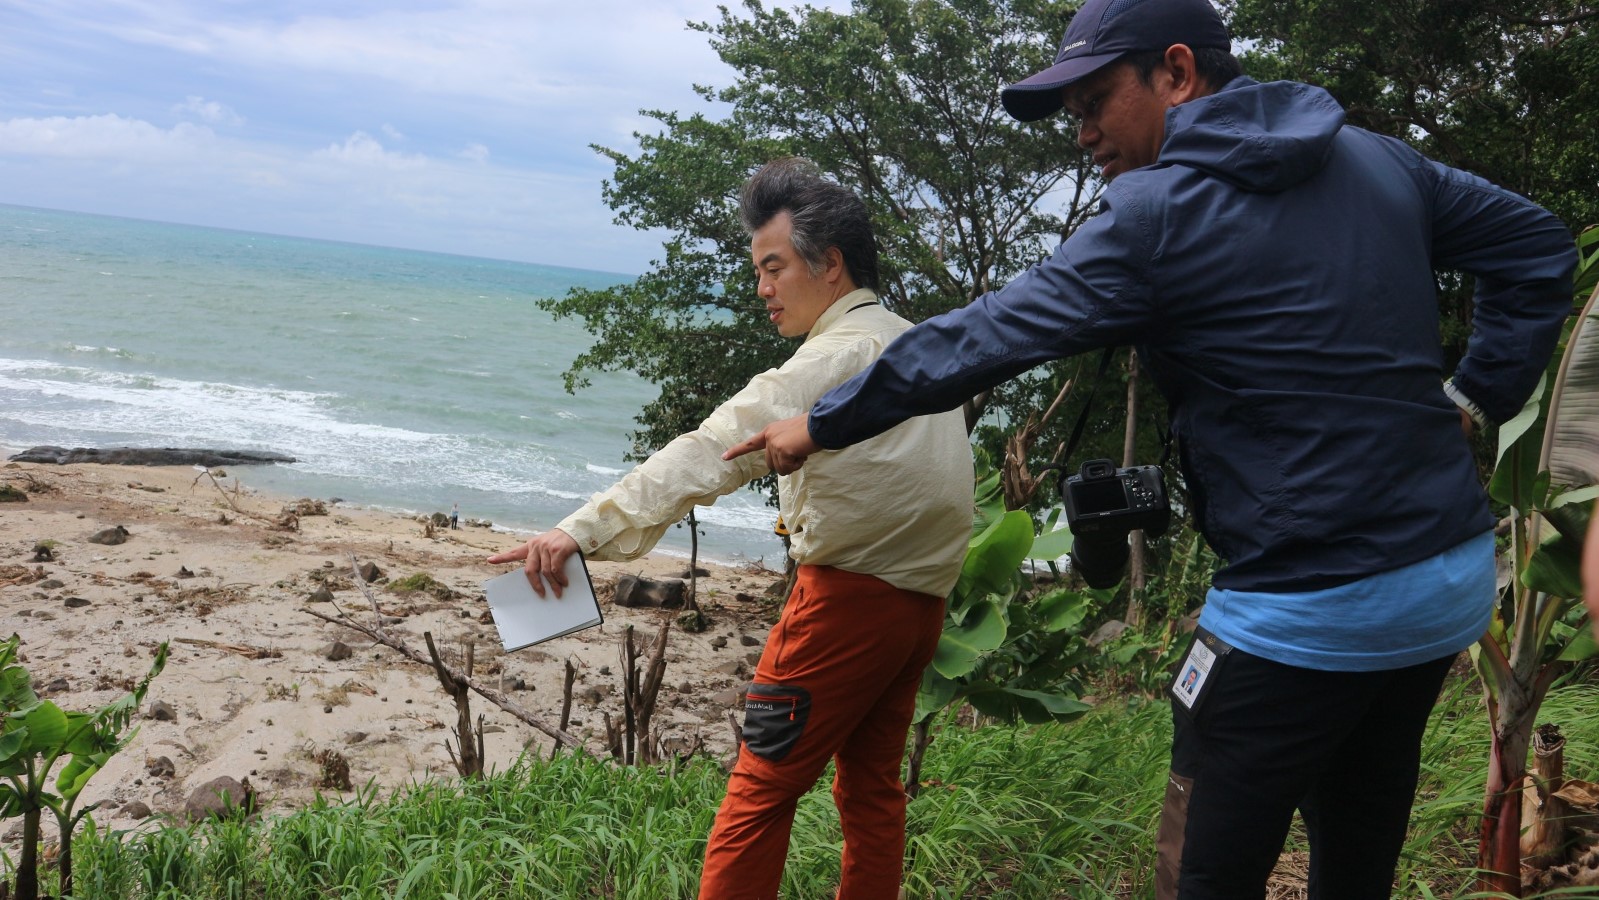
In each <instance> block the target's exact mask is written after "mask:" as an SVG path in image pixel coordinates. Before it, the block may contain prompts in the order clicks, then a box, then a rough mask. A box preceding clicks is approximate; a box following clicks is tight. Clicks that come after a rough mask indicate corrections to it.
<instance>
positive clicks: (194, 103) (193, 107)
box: [172, 94, 244, 126]
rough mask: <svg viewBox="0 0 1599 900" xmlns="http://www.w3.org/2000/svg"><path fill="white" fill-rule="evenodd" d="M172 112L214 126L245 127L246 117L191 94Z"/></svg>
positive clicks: (222, 105)
mask: <svg viewBox="0 0 1599 900" xmlns="http://www.w3.org/2000/svg"><path fill="white" fill-rule="evenodd" d="M172 111H173V112H174V113H176V114H177V115H180V116H191V117H193V118H196V119H199V120H200V121H202V122H209V123H211V124H212V125H233V126H238V125H243V124H244V117H243V116H241V115H239V114H238V113H236V112H234V111H233V110H232V109H231V108H229V107H228V106H227V104H224V103H218V102H217V101H215V100H207V99H205V98H204V97H198V96H195V95H194V94H190V95H189V97H188V99H186V100H184V101H183V102H182V103H179V104H178V105H177V106H174V107H172Z"/></svg>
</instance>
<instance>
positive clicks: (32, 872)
mask: <svg viewBox="0 0 1599 900" xmlns="http://www.w3.org/2000/svg"><path fill="white" fill-rule="evenodd" d="M39 813H40V810H39V809H37V808H35V809H30V810H28V811H27V812H25V813H23V814H22V858H21V859H20V860H18V862H17V900H39Z"/></svg>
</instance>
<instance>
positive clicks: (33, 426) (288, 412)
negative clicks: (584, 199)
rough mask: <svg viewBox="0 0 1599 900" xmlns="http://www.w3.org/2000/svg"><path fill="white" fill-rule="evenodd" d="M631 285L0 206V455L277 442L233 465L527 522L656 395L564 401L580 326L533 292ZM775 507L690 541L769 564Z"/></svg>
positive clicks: (719, 517)
mask: <svg viewBox="0 0 1599 900" xmlns="http://www.w3.org/2000/svg"><path fill="white" fill-rule="evenodd" d="M626 279H627V276H624V275H616V274H610V273H604V272H591V271H586V270H581V269H568V268H562V267H558V266H541V265H532V264H527V263H515V262H505V261H500V260H489V259H476V258H471V257H463V256H450V255H445V254H436V253H423V252H419V251H413V250H397V249H390V248H383V247H367V246H360V245H354V244H341V243H333V242H328V241H315V240H307V239H300V238H287V237H277V236H271V235H262V234H250V233H245V232H237V231H225V230H220V229H211V228H198V227H190V226H181V225H168V224H160V223H154V222H143V221H137V220H131V219H118V218H110V217H104V216H90V215H83V214H78V213H66V212H57V211H51V210H42V209H31V208H25V207H16V206H5V205H0V449H4V450H5V451H6V453H10V452H14V451H15V450H17V449H21V448H24V447H28V446H33V445H36V444H55V445H59V446H64V447H80V446H87V447H106V446H124V445H126V446H136V447H225V448H241V449H258V450H274V451H278V452H282V453H287V454H290V455H292V456H294V457H296V458H298V460H299V462H297V463H295V464H293V465H285V466H262V467H252V468H251V469H249V470H247V471H243V470H241V471H239V472H235V473H233V474H238V475H241V476H242V478H243V480H244V483H245V484H246V485H247V486H250V487H260V488H264V489H268V490H273V491H278V492H282V493H285V494H292V495H295V496H311V497H323V498H326V497H340V498H343V499H344V500H345V501H347V502H350V503H355V504H360V505H365V506H372V507H377V508H383V509H392V510H398V511H405V512H423V511H427V512H431V511H436V510H448V509H449V507H450V504H451V503H459V504H460V506H461V513H462V515H463V516H468V517H477V518H484V519H490V520H492V521H494V523H495V524H496V526H498V527H505V528H509V529H511V530H516V531H531V530H542V529H545V528H548V527H550V526H551V525H553V524H555V522H557V521H559V520H560V519H561V518H562V517H563V516H565V515H566V514H567V513H568V512H570V511H571V510H572V509H574V508H575V507H576V506H577V505H578V504H579V503H581V502H582V501H583V500H585V499H587V498H588V496H589V495H590V494H592V493H593V492H594V491H597V490H601V489H603V488H604V487H606V486H608V485H609V484H610V483H612V482H613V481H614V480H615V479H616V478H617V477H618V476H619V475H620V474H622V473H623V472H625V471H626V469H627V468H628V465H629V464H628V463H627V462H626V461H625V460H624V455H625V454H626V453H627V451H628V449H629V448H630V446H631V442H630V440H629V437H628V434H629V432H630V431H632V430H633V429H634V428H635V427H636V425H635V423H634V421H633V416H634V415H635V414H636V413H637V412H638V410H639V408H640V407H641V406H642V405H643V404H644V403H645V402H647V401H648V400H649V399H651V398H653V397H654V396H655V393H656V391H655V388H654V387H653V386H651V385H650V384H648V383H646V382H644V381H643V380H641V379H639V378H637V377H633V376H630V375H628V374H625V373H620V374H605V375H597V376H595V377H594V378H593V385H592V386H591V387H589V388H586V389H583V390H581V391H579V392H578V393H577V395H575V396H574V395H570V394H567V393H566V392H565V390H564V389H563V388H562V386H561V373H562V372H564V371H565V370H566V367H567V366H568V364H569V363H570V362H571V361H572V359H573V358H574V357H575V356H576V355H577V354H578V353H580V352H581V351H582V350H583V349H585V348H586V347H587V346H588V345H589V344H590V343H591V340H592V339H591V338H590V336H589V335H588V334H587V333H586V332H584V331H583V329H582V326H581V325H580V324H578V323H576V322H574V321H571V320H566V321H561V322H557V321H554V320H553V319H552V318H551V317H550V316H549V315H547V314H546V313H544V312H543V311H541V310H540V309H538V307H537V306H536V305H535V301H536V300H537V299H538V298H541V297H555V296H561V295H563V294H565V293H566V291H567V290H568V289H569V288H572V287H577V286H581V287H589V288H597V287H605V286H608V285H612V284H617V283H620V282H622V281H625V280H626ZM773 513H774V511H773V510H770V509H768V508H766V506H765V504H764V501H763V499H762V498H761V497H760V496H758V495H756V494H754V493H750V492H740V493H738V494H735V495H733V496H731V497H727V498H724V499H723V500H722V501H721V502H719V503H718V504H717V505H716V506H715V507H713V508H711V509H708V510H703V511H702V513H701V517H700V518H701V523H702V531H703V532H704V536H703V537H702V539H701V540H702V544H701V546H702V551H703V552H705V553H707V555H709V556H710V557H712V558H715V559H721V560H724V561H729V562H737V561H742V560H746V559H759V558H763V557H764V558H765V560H766V561H767V562H768V563H770V564H773V565H776V564H779V563H780V560H781V558H782V547H781V545H780V544H779V543H778V542H777V539H776V538H775V537H773V536H772V533H771V523H772V519H773ZM663 547H665V548H667V549H669V550H675V551H679V552H686V550H687V547H688V535H687V532H686V530H685V529H681V528H679V529H673V530H672V531H670V532H668V536H667V538H666V540H665V541H664V542H663Z"/></svg>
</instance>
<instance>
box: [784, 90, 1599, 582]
mask: <svg viewBox="0 0 1599 900" xmlns="http://www.w3.org/2000/svg"><path fill="white" fill-rule="evenodd" d="M1575 262H1576V255H1575V250H1574V247H1573V242H1572V239H1571V235H1570V233H1569V232H1568V230H1567V229H1566V227H1565V226H1564V225H1563V224H1562V223H1561V222H1560V221H1559V220H1558V219H1556V218H1555V217H1554V216H1553V215H1551V214H1550V213H1548V212H1546V211H1545V210H1543V209H1541V208H1540V207H1538V206H1535V205H1534V204H1532V203H1530V202H1528V201H1527V200H1525V199H1523V198H1521V197H1518V196H1516V195H1515V194H1512V193H1510V192H1509V191H1505V190H1503V189H1501V188H1498V187H1496V186H1494V185H1492V184H1489V183H1488V182H1486V181H1484V180H1482V179H1480V178H1477V177H1476V176H1473V175H1470V174H1467V173H1465V172H1461V171H1459V170H1456V169H1451V168H1449V167H1447V166H1444V165H1441V164H1439V163H1436V162H1433V161H1431V160H1428V159H1427V158H1425V157H1423V156H1421V155H1419V154H1417V153H1416V152H1415V151H1414V150H1412V149H1410V148H1409V147H1407V146H1406V145H1405V144H1403V143H1401V142H1400V141H1396V140H1393V139H1391V138H1387V137H1382V136H1379V135H1376V134H1372V133H1370V132H1367V131H1364V130H1362V129H1359V128H1355V127H1353V126H1347V125H1345V124H1344V114H1343V110H1342V109H1341V108H1339V106H1338V104H1337V102H1336V101H1335V100H1333V98H1332V97H1331V96H1330V95H1329V94H1327V93H1326V92H1325V91H1323V90H1321V89H1320V88H1316V87H1312V86H1310V85H1305V84H1297V83H1292V82H1274V83H1269V84H1261V83H1257V82H1255V81H1253V80H1251V79H1248V78H1239V79H1235V80H1234V81H1232V82H1231V83H1230V84H1228V85H1227V87H1226V88H1225V89H1224V90H1222V91H1220V92H1218V93H1216V94H1214V95H1212V96H1210V97H1206V98H1203V99H1200V100H1196V101H1192V102H1189V103H1185V104H1182V105H1181V106H1178V107H1176V108H1174V109H1172V110H1169V111H1168V113H1167V120H1166V140H1165V143H1164V145H1163V146H1162V148H1161V152H1160V156H1159V159H1158V160H1157V162H1156V163H1155V164H1154V165H1152V166H1148V167H1145V168H1142V169H1135V170H1132V171H1129V172H1127V173H1125V174H1123V175H1121V176H1120V177H1118V178H1117V179H1116V180H1115V181H1114V182H1112V183H1111V184H1110V185H1109V186H1108V187H1107V188H1106V190H1105V194H1104V200H1103V206H1102V210H1101V212H1100V214H1099V215H1097V216H1095V217H1094V218H1093V219H1091V220H1089V221H1088V222H1087V223H1085V224H1084V225H1083V226H1082V227H1081V228H1079V229H1078V230H1077V231H1076V232H1075V233H1074V234H1073V235H1072V236H1071V237H1070V238H1069V239H1068V240H1066V241H1065V242H1064V243H1062V244H1061V245H1060V247H1059V248H1058V249H1057V250H1056V251H1055V253H1054V255H1053V256H1052V257H1051V258H1049V259H1048V260H1046V261H1044V262H1042V263H1040V264H1039V265H1037V266H1035V267H1033V268H1032V269H1030V270H1028V271H1027V272H1025V273H1023V274H1022V275H1021V276H1019V277H1017V278H1016V279H1015V280H1013V281H1011V282H1010V283H1009V284H1007V285H1006V286H1005V287H1004V288H1002V289H1001V290H999V291H995V292H993V293H990V294H986V295H984V296H982V297H979V298H978V299H977V300H975V301H973V302H972V303H971V304H970V305H969V306H966V307H964V308H962V309H957V310H954V311H953V312H950V313H947V314H945V315H942V316H938V317H936V318H933V319H929V320H927V321H926V322H923V323H921V324H920V325H917V326H916V327H914V328H912V329H911V330H910V331H908V332H906V333H905V334H904V335H902V336H901V337H900V338H899V339H898V340H897V341H895V342H894V343H893V344H892V345H890V346H889V348H888V350H887V352H885V353H884V354H883V355H882V357H881V358H879V359H878V361H877V362H876V363H875V364H874V365H872V366H871V367H870V368H868V369H866V370H865V371H863V372H861V373H860V374H859V375H858V376H856V377H855V378H853V379H851V380H850V381H848V382H846V383H844V384H843V385H841V386H840V387H838V388H837V389H835V390H833V391H832V392H831V393H829V394H827V395H826V396H824V397H823V398H822V399H821V401H820V402H818V403H817V405H816V407H815V408H814V409H813V410H812V412H811V415H810V431H811V435H812V437H813V439H815V440H816V441H817V442H818V443H819V444H821V445H822V446H823V447H828V448H838V447H844V446H848V445H850V444H854V443H857V442H859V441H862V440H865V439H866V438H869V437H871V436H873V435H876V434H879V433H881V432H883V431H885V430H887V429H888V428H890V427H892V426H893V425H895V424H897V423H898V422H900V421H903V420H904V419H906V418H909V417H911V416H916V415H922V414H925V413H931V412H935V411H942V410H946V409H950V408H953V407H954V406H956V405H959V404H960V403H961V402H962V401H964V400H965V399H966V398H968V397H971V396H973V395H975V394H977V393H978V392H980V391H982V390H983V389H986V388H988V387H991V386H993V385H995V384H998V383H1000V382H1002V381H1005V380H1006V379H1009V378H1012V377H1014V376H1016V375H1018V374H1020V373H1021V372H1023V371H1026V370H1027V369H1029V368H1032V367H1033V366H1036V365H1038V364H1040V363H1042V362H1045V361H1047V360H1051V359H1057V358H1060V357H1064V356H1069V355H1072V354H1076V353H1082V352H1084V351H1087V350H1092V349H1095V348H1099V347H1105V346H1113V345H1119V344H1133V345H1136V346H1137V347H1138V350H1139V353H1140V356H1141V358H1142V359H1143V360H1144V361H1145V362H1146V363H1147V365H1148V367H1149V369H1150V371H1151V373H1152V375H1153V377H1154V379H1155V382H1156V384H1157V385H1158V387H1159V388H1160V390H1161V391H1162V392H1163V393H1164V394H1165V395H1166V397H1167V399H1168V400H1169V402H1170V407H1171V417H1172V429H1173V431H1174V433H1175V434H1176V435H1177V436H1178V439H1179V445H1178V446H1179V448H1180V451H1181V457H1182V465H1183V472H1184V475H1185V480H1186V482H1187V485H1188V488H1189V491H1190V494H1191V496H1192V500H1193V512H1194V515H1195V521H1196V525H1197V526H1198V527H1199V528H1200V530H1201V531H1202V532H1203V533H1204V534H1205V537H1206V539H1207V540H1208V541H1209V542H1210V544H1211V546H1212V547H1213V548H1214V549H1215V550H1216V552H1217V553H1218V554H1219V555H1220V556H1221V557H1222V558H1223V559H1225V560H1227V562H1228V565H1227V567H1226V568H1225V569H1224V570H1222V571H1221V572H1220V573H1218V575H1217V576H1216V579H1215V584H1216V586H1217V587H1221V588H1230V589H1236V590H1264V591H1300V590H1312V589H1318V588H1324V587H1332V586H1335V585H1338V584H1344V583H1347V582H1350V581H1353V580H1355V579H1358V578H1362V577H1364V576H1367V575H1371V574H1375V573H1377V572H1382V571H1387V570H1389V569H1393V568H1397V567H1400V566H1404V565H1408V564H1410V563H1413V562H1417V561H1419V560H1422V559H1426V558H1428V557H1430V556H1433V555H1434V554H1437V553H1439V552H1441V551H1443V550H1446V549H1448V548H1450V547H1453V546H1454V545H1456V544H1458V543H1460V542H1461V541H1463V540H1465V539H1467V538H1469V537H1471V536H1473V535H1476V534H1479V533H1481V532H1482V531H1484V530H1486V529H1488V528H1490V527H1491V526H1492V525H1493V519H1492V516H1491V514H1490V513H1489V510H1488V504H1487V499H1486V497H1485V496H1484V493H1483V491H1482V487H1481V485H1480V483H1479V480H1478V476H1477V471H1476V468H1475V465H1474V464H1473V461H1472V456H1471V453H1470V451H1469V449H1468V447H1467V444H1466V441H1465V439H1464V438H1463V437H1462V435H1461V430H1460V413H1459V410H1458V408H1457V407H1456V406H1455V404H1454V403H1453V402H1452V401H1450V400H1449V399H1448V397H1446V396H1445V394H1444V392H1443V389H1442V382H1443V380H1444V377H1445V374H1446V373H1445V372H1444V371H1443V360H1442V355H1441V352H1440V346H1439V345H1440V339H1439V331H1438V304H1437V298H1436V285H1435V280H1434V272H1433V270H1434V269H1435V268H1436V269H1457V270H1460V271H1464V272H1467V273H1469V274H1471V275H1473V276H1475V277H1476V296H1475V311H1474V324H1473V333H1472V336H1471V340H1470V344H1469V348H1468V352H1467V355H1466V356H1465V358H1464V359H1462V360H1461V362H1460V365H1459V366H1458V368H1457V369H1456V370H1455V372H1454V383H1455V385H1456V387H1458V388H1459V389H1460V391H1461V392H1462V393H1463V394H1465V395H1466V397H1468V398H1470V399H1471V400H1473V401H1475V402H1476V403H1477V404H1478V406H1480V407H1481V408H1482V410H1483V411H1484V412H1485V413H1486V414H1487V415H1488V416H1489V417H1491V418H1492V419H1494V420H1495V421H1501V422H1502V421H1504V420H1506V419H1508V418H1510V417H1511V416H1513V415H1515V413H1516V412H1518V411H1519V410H1520V408H1521V406H1522V404H1523V403H1524V402H1525V401H1526V399H1527V397H1528V396H1529V395H1530V394H1531V392H1532V390H1533V388H1534V386H1535V385H1536V384H1537V381H1538V378H1539V375H1540V373H1542V371H1543V369H1544V367H1545V365H1546V363H1547V362H1548V359H1549V356H1550V353H1551V352H1552V350H1553V348H1554V346H1555V344H1556V342H1557V340H1558V336H1559V332H1560V327H1561V322H1562V320H1563V319H1564V318H1565V317H1566V316H1567V315H1568V314H1569V313H1570V311H1571V290H1572V287H1571V274H1572V269H1573V267H1574V266H1575ZM1074 462H1075V461H1074Z"/></svg>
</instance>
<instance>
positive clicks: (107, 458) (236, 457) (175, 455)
mask: <svg viewBox="0 0 1599 900" xmlns="http://www.w3.org/2000/svg"><path fill="white" fill-rule="evenodd" d="M11 459H13V460H15V461H17V462H31V463H54V464H56V465H66V464H68V463H101V464H103V465H108V466H205V467H206V468H212V467H215V466H258V465H267V464H269V463H291V462H296V461H297V460H296V459H295V458H294V457H292V456H286V455H284V454H282V453H272V452H270V451H265V450H206V449H185V448H179V447H107V448H106V449H104V450H101V449H98V448H95V447H74V448H72V449H71V450H68V449H66V448H65V447H49V446H44V447H30V448H28V449H27V450H24V451H22V452H21V453H18V454H16V455H14V456H12V457H11Z"/></svg>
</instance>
